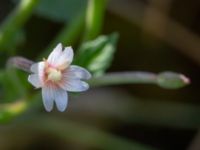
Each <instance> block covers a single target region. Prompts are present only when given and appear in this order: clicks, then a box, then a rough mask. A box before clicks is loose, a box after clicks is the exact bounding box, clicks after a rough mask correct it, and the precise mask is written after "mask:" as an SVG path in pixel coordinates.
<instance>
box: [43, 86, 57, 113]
mask: <svg viewBox="0 0 200 150" xmlns="http://www.w3.org/2000/svg"><path fill="white" fill-rule="evenodd" d="M42 99H43V104H44V108H45V110H46V111H48V112H50V111H51V110H52V109H53V102H54V92H53V89H52V88H51V87H43V88H42Z"/></svg>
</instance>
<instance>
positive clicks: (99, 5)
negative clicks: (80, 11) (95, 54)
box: [84, 0, 106, 41]
mask: <svg viewBox="0 0 200 150" xmlns="http://www.w3.org/2000/svg"><path fill="white" fill-rule="evenodd" d="M105 9H106V0H88V6H87V13H86V29H85V35H84V41H88V40H92V39H94V38H95V37H97V36H98V35H99V33H100V32H101V28H102V25H103V19H104V13H105Z"/></svg>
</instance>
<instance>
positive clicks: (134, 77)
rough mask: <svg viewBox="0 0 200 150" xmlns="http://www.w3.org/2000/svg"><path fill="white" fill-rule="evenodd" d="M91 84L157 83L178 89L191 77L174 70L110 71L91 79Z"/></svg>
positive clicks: (163, 86)
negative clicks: (156, 72)
mask: <svg viewBox="0 0 200 150" xmlns="http://www.w3.org/2000/svg"><path fill="white" fill-rule="evenodd" d="M89 83H90V85H91V86H95V87H96V86H106V85H117V84H139V83H140V84H141V83H142V84H157V85H158V86H160V87H162V88H167V89H178V88H181V87H184V86H185V85H188V84H189V83H190V81H189V79H188V78H187V77H185V76H184V75H182V74H178V73H174V72H162V73H159V74H154V73H150V72H139V71H135V72H118V73H108V74H105V75H103V76H99V77H94V78H92V79H91V80H89Z"/></svg>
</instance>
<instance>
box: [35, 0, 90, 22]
mask: <svg viewBox="0 0 200 150" xmlns="http://www.w3.org/2000/svg"><path fill="white" fill-rule="evenodd" d="M86 2H87V1H86V0H41V1H40V3H39V5H38V7H37V9H36V14H38V15H40V16H42V17H45V18H48V19H51V20H53V21H58V22H66V21H68V20H72V19H73V18H74V16H77V14H79V13H80V12H81V11H82V10H83V9H85V7H86Z"/></svg>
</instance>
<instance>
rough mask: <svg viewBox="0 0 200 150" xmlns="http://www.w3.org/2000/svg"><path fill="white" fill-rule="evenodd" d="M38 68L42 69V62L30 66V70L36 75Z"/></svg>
mask: <svg viewBox="0 0 200 150" xmlns="http://www.w3.org/2000/svg"><path fill="white" fill-rule="evenodd" d="M39 68H40V69H43V68H44V62H43V61H41V62H38V63H34V64H32V65H31V68H30V70H31V72H33V73H38V72H39Z"/></svg>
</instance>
